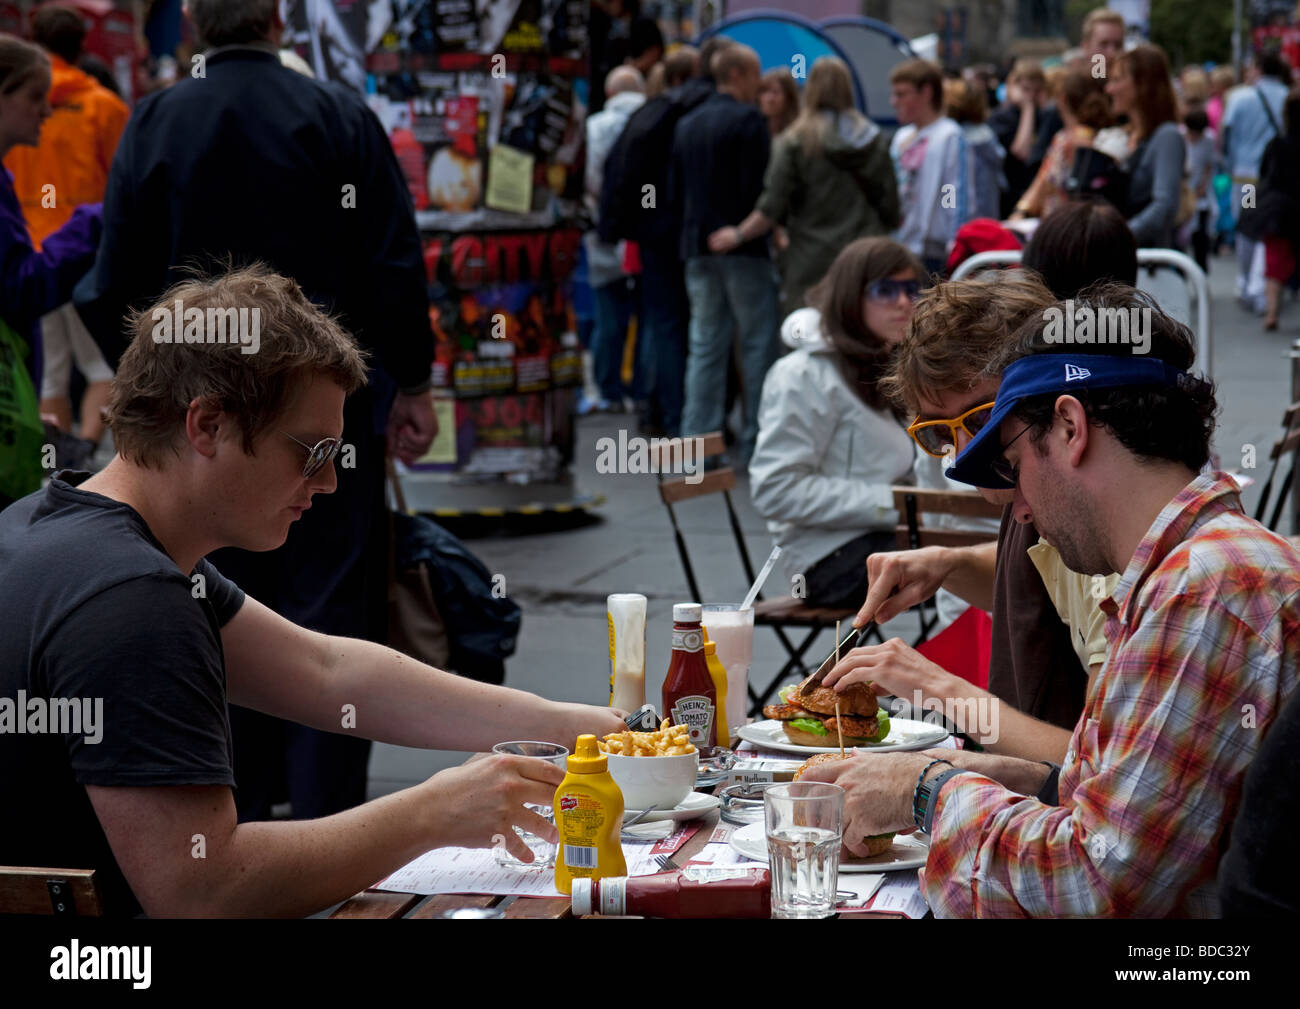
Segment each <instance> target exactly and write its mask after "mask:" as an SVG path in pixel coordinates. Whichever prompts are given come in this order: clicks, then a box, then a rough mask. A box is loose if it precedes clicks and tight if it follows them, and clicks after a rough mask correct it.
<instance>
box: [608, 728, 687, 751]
mask: <svg viewBox="0 0 1300 1009" xmlns="http://www.w3.org/2000/svg"><path fill="white" fill-rule="evenodd" d="M597 745H598V746H599V747H600V748H601V750H602V751H603V752H605V753H614V754H618V755H619V756H623V757H677V756H681V755H682V754H686V753H694V752H695V747H694V745H693V744H692V743H691V731H690V729H689V728H688V727H687V726H685V725H669V724H668V723H667V722H665V723H664V725H663V726H661V727H660V728H659V729H657V730H656V731H654V732H632V731H630V730H629V731H625V732H611V733H610V734H609V735H608V736H606V737H605V738H604V739H601V740H597Z"/></svg>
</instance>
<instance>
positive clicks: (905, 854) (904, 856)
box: [731, 823, 930, 872]
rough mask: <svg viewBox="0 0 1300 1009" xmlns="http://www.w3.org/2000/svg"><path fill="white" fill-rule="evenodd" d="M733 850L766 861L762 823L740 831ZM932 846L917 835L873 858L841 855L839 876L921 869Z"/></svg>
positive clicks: (896, 837) (897, 840)
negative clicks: (845, 873) (854, 873)
mask: <svg viewBox="0 0 1300 1009" xmlns="http://www.w3.org/2000/svg"><path fill="white" fill-rule="evenodd" d="M731 846H732V847H733V848H735V849H736V851H738V852H740V854H742V855H744V856H745V857H746V858H752V859H753V860H754V861H755V862H766V861H767V833H766V827H765V826H764V825H763V824H761V823H751V824H749V825H748V826H746V827H741V828H740V829H739V830H737V831H736V832H735V833H734V834H732V835H731ZM929 853H930V846H929V845H928V844H927V843H926V842H925V841H924V840H922V839H921V838H920V837H918V836H917V835H916V834H895V835H894V846H893V847H892V848H890V849H889V850H888V851H886V852H882V853H881V854H879V855H876V856H874V857H872V858H845V857H844V853H843V852H840V872H896V871H898V870H899V869H920V868H921V867H922V866H924V865H925V859H926V856H928V855H929Z"/></svg>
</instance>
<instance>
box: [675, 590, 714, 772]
mask: <svg viewBox="0 0 1300 1009" xmlns="http://www.w3.org/2000/svg"><path fill="white" fill-rule="evenodd" d="M703 617H704V607H703V606H701V605H700V604H699V603H677V604H676V605H675V606H673V657H672V661H671V662H669V664H668V675H667V676H666V677H664V693H663V702H664V706H663V713H664V715H665V716H666V717H667V718H669V719H671V720H672V723H673V724H674V725H685V726H686V727H687V728H689V729H690V731H691V742H692V743H693V744H695V748H696V749H697V750H704V751H708V750H711V749H712V748H713V745H714V742H715V739H714V737H715V735H716V730H715V728H714V723H715V720H716V716H717V713H718V690H717V687H715V686H714V683H713V676H712V675H711V674H710V673H709V667H708V663H707V662H705V659H704V631H703V630H702V629H701V627H700V622H701V620H702V619H703ZM730 741H731V740H730V739H728V740H726V741H725V742H724V743H723V744H722V745H724V746H725V745H726V743H729V742H730Z"/></svg>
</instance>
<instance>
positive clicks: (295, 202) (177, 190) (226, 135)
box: [76, 0, 436, 820]
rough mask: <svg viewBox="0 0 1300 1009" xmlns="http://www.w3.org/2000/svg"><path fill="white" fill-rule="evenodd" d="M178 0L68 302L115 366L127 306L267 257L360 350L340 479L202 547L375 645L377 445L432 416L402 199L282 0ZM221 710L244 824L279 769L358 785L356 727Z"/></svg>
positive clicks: (424, 299) (309, 810)
mask: <svg viewBox="0 0 1300 1009" xmlns="http://www.w3.org/2000/svg"><path fill="white" fill-rule="evenodd" d="M188 9H189V12H190V16H191V18H192V19H193V21H194V25H195V28H196V30H197V32H198V34H199V36H200V38H201V39H202V41H203V42H204V44H206V45H207V46H209V48H208V50H207V51H206V52H205V53H204V54H203V55H202V56H200V57H196V61H195V64H194V66H193V68H192V72H191V76H190V77H189V78H186V79H182V80H181V81H180V82H179V83H177V84H176V85H175V86H173V87H171V88H169V89H168V90H166V91H163V92H161V93H159V94H156V95H152V96H150V97H149V98H146V99H145V100H144V101H142V102H141V103H140V104H139V105H138V106H137V107H136V110H135V114H134V115H133V116H132V118H131V120H130V122H129V123H128V125H127V128H126V131H125V133H124V134H123V136H122V140H121V143H120V145H119V147H118V150H117V155H116V158H115V159H114V162H113V167H112V172H111V174H110V177H109V182H108V191H107V194H106V196H105V221H104V226H105V233H104V239H103V242H102V243H101V245H100V250H99V257H98V259H97V260H96V263H95V266H94V268H93V269H92V271H91V272H90V273H89V274H88V275H87V277H86V278H85V279H84V280H83V282H82V284H81V285H79V287H78V289H77V296H76V303H77V307H78V310H79V311H80V312H81V314H82V316H83V318H84V319H85V320H86V322H87V324H88V325H89V327H90V329H91V332H92V334H93V335H94V336H95V337H96V340H97V341H98V342H99V343H100V345H101V347H103V349H104V351H105V356H106V357H107V358H108V360H109V362H110V363H112V364H116V362H117V360H118V358H119V357H120V356H121V354H122V351H123V349H124V346H125V344H124V339H123V319H124V317H125V316H126V314H127V312H128V311H129V310H130V309H132V308H139V307H142V306H145V305H147V304H149V303H151V302H152V301H153V300H154V299H155V298H156V297H157V296H158V294H160V293H161V292H162V291H164V290H165V289H166V288H167V287H169V286H170V285H172V284H173V283H175V282H176V281H177V280H179V279H181V278H182V277H183V276H184V275H185V273H186V271H187V269H189V268H192V267H194V266H198V267H200V268H208V269H211V268H213V267H215V266H217V265H219V264H220V265H222V266H223V267H224V266H225V264H227V263H233V265H235V266H239V265H244V264H248V263H251V262H254V261H262V262H265V263H267V264H268V265H269V266H270V267H271V268H272V269H273V270H275V271H277V272H279V273H281V274H284V275H286V276H288V277H292V278H293V279H294V280H296V281H297V282H298V284H299V285H300V286H301V287H302V289H303V291H304V292H305V293H306V295H307V297H308V298H310V299H311V300H312V301H313V302H315V303H316V304H318V305H320V306H322V307H324V308H325V309H327V310H328V311H330V312H332V313H334V314H335V315H337V316H338V318H339V319H340V321H341V322H342V323H343V325H344V326H345V327H347V329H349V330H350V331H351V332H352V333H353V335H354V336H355V337H356V338H357V340H358V342H359V343H360V344H361V346H362V347H363V348H364V349H366V350H367V351H368V352H369V354H370V359H369V362H368V363H369V366H370V381H369V384H368V385H366V386H365V387H363V388H362V389H360V390H359V391H358V392H357V393H355V394H354V395H352V396H351V397H350V398H349V400H348V402H347V406H346V407H345V410H344V434H343V440H344V443H345V447H344V449H343V452H342V454H341V455H340V457H339V466H338V471H339V480H338V490H337V492H336V493H334V494H331V495H328V496H325V497H323V499H322V500H320V501H319V502H318V503H316V505H315V506H314V507H313V508H311V509H310V510H309V511H307V512H306V513H304V515H303V517H302V518H301V519H300V520H299V521H298V522H296V523H294V525H293V527H292V529H291V531H290V533H289V537H288V539H287V541H286V542H285V544H284V546H282V547H280V548H278V549H276V550H273V551H270V552H267V553H249V552H245V551H241V550H231V549H228V550H221V551H218V552H217V553H216V554H214V555H213V557H212V559H213V562H214V563H215V564H216V565H217V567H218V569H219V570H220V571H221V572H222V573H223V574H224V575H226V576H227V577H229V578H231V579H232V580H233V581H234V582H235V583H236V584H238V585H239V586H240V587H241V588H243V589H244V590H245V591H247V592H248V593H249V594H250V595H252V596H254V597H255V598H257V599H259V600H260V601H262V602H263V603H265V604H266V605H268V606H270V607H271V608H272V609H274V610H275V611H276V612H278V613H280V614H281V615H282V616H284V617H287V618H288V619H290V620H292V621H294V622H295V623H298V624H301V625H303V626H305V627H308V628H311V629H313V630H319V631H325V632H328V633H331V634H339V635H345V636H348V637H358V638H366V639H369V640H372V641H380V642H382V641H383V640H384V637H385V631H386V622H387V620H386V599H387V593H386V581H387V558H388V541H387V525H386V522H385V521H384V510H385V507H384V490H383V486H384V458H385V451H386V449H387V451H389V452H392V453H393V454H394V455H396V456H397V457H398V458H401V459H403V460H404V461H408V462H409V461H414V460H415V459H416V458H418V457H419V456H420V455H422V454H423V453H424V452H425V451H426V450H427V448H428V446H429V444H430V442H431V441H432V438H433V435H434V433H435V431H436V422H435V421H434V418H433V409H432V403H431V401H430V398H429V391H428V390H429V384H430V383H429V377H430V364H431V361H432V358H433V337H432V332H431V329H430V326H429V319H428V294H427V290H426V287H425V273H424V267H423V262H422V258H421V250H420V241H419V235H418V233H417V231H416V227H415V220H414V215H413V212H412V207H411V202H410V197H409V194H408V193H407V190H406V186H405V183H404V181H403V178H402V174H401V171H400V169H399V168H398V165H397V162H396V159H395V158H394V156H393V152H392V148H391V146H390V145H389V142H388V138H387V137H386V136H385V134H384V131H383V129H382V127H381V126H380V124H379V122H378V120H377V119H376V118H375V117H374V115H373V114H372V113H371V112H370V110H369V109H367V108H366V106H365V104H364V102H363V101H362V99H361V96H360V95H357V94H355V93H353V92H351V91H348V90H347V89H345V88H343V87H342V86H339V85H333V84H323V83H319V82H316V81H313V80H310V79H308V78H306V77H304V76H302V75H300V74H297V73H295V72H293V71H292V70H287V69H285V68H284V67H282V66H281V64H280V60H279V57H278V55H277V52H278V49H277V47H278V42H279V36H280V32H281V30H282V27H283V25H282V23H281V21H280V16H279V11H278V5H277V3H276V0H189V3H188ZM211 336H212V334H211V333H209V334H208V337H209V339H211ZM177 337H178V342H179V334H178V335H177ZM385 441H387V446H386V445H385ZM349 449H350V450H351V452H350V453H349ZM349 454H350V455H351V458H350V459H349ZM224 506H225V507H230V508H238V507H240V502H238V501H229V502H225V503H224ZM231 721H232V728H233V729H234V738H235V773H236V778H237V792H236V799H237V802H238V806H239V813H240V818H241V820H248V819H262V818H266V817H268V816H269V814H270V806H271V804H272V803H273V802H275V801H276V799H277V798H278V795H277V792H278V790H279V789H280V788H281V787H283V782H282V779H281V775H282V774H287V777H288V782H287V783H288V787H289V795H290V800H291V802H292V806H293V815H294V816H295V817H297V818H314V817H319V816H325V815H328V814H331V813H334V812H337V811H339V810H342V809H346V808H348V807H350V806H353V805H357V804H359V803H361V802H363V801H364V800H365V784H366V765H367V761H368V758H369V743H368V742H366V741H364V740H362V739H359V738H354V737H349V736H347V735H339V734H327V733H322V732H317V731H315V730H309V729H305V728H302V727H301V726H297V725H290V724H288V723H281V722H278V721H276V720H274V719H270V718H268V717H267V716H264V715H253V714H252V713H251V712H246V711H243V710H242V709H237V708H236V709H233V710H232V719H231Z"/></svg>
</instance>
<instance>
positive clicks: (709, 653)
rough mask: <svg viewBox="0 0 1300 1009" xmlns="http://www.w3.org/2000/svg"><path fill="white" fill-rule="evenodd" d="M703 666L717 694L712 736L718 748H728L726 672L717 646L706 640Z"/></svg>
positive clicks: (729, 729)
mask: <svg viewBox="0 0 1300 1009" xmlns="http://www.w3.org/2000/svg"><path fill="white" fill-rule="evenodd" d="M704 664H705V665H706V666H708V667H709V675H710V676H711V677H712V678H713V686H714V689H716V690H717V692H718V716H717V718H716V719H714V722H713V727H714V729H715V730H716V731H715V733H714V735H716V736H717V739H718V745H719V746H730V745H731V725H730V723H729V722H728V721H727V670H726V669H724V668H723V665H722V661H721V660H720V659H719V658H718V646H717V645H716V644H714V643H713V642H712V641H709V640H707V639H706V640H705V642H704Z"/></svg>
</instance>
